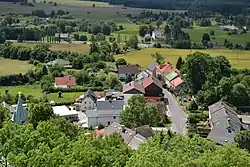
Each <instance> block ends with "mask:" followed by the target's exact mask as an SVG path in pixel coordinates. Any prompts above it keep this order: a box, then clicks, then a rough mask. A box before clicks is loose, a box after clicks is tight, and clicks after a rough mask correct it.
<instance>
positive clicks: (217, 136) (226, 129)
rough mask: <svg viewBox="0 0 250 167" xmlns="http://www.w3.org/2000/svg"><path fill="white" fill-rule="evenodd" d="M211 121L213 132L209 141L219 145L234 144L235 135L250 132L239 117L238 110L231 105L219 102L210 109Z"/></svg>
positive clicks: (209, 135)
mask: <svg viewBox="0 0 250 167" xmlns="http://www.w3.org/2000/svg"><path fill="white" fill-rule="evenodd" d="M208 108H209V121H210V124H211V131H210V133H209V134H208V137H207V138H208V139H211V140H214V141H216V142H217V143H218V144H222V145H223V144H225V143H233V142H234V137H235V134H236V133H238V132H240V131H241V130H249V127H248V126H247V125H246V124H244V123H243V122H242V121H241V120H240V119H239V117H238V116H237V109H235V108H234V107H233V106H231V105H230V104H227V103H225V102H222V101H219V102H217V103H215V104H213V105H210V106H209V107H208Z"/></svg>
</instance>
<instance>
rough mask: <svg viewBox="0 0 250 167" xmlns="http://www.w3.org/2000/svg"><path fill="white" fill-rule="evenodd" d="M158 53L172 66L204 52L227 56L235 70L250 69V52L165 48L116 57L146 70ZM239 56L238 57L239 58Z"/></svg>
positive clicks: (148, 49)
mask: <svg viewBox="0 0 250 167" xmlns="http://www.w3.org/2000/svg"><path fill="white" fill-rule="evenodd" d="M155 52H158V53H160V54H162V55H163V56H164V58H165V61H166V62H167V61H169V62H171V63H172V64H176V61H177V59H178V57H179V56H181V57H182V58H185V57H186V56H187V55H188V54H190V53H194V52H203V53H207V54H210V55H211V56H219V55H223V56H226V57H227V58H228V59H229V61H230V62H231V65H232V66H233V67H234V68H239V69H243V68H250V52H249V51H232V50H228V49H207V50H195V49H192V50H190V49H165V48H160V49H157V48H147V49H142V50H139V51H133V52H129V53H126V54H122V55H116V56H115V58H116V59H118V58H125V59H126V61H128V62H129V63H131V64H139V65H140V66H141V67H142V68H146V67H147V65H148V64H149V63H151V62H152V61H154V59H153V58H152V56H151V54H154V53H155ZM237 55H238V56H237Z"/></svg>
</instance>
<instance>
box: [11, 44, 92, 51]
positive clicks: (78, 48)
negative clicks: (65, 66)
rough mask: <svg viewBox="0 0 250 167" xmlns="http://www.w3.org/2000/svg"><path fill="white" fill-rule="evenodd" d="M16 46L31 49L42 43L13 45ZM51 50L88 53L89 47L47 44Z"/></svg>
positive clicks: (83, 45)
mask: <svg viewBox="0 0 250 167" xmlns="http://www.w3.org/2000/svg"><path fill="white" fill-rule="evenodd" d="M15 44H16V45H21V46H29V47H33V46H35V45H37V44H42V43H15ZM49 45H50V46H51V47H50V49H51V50H58V51H71V52H80V53H88V52H89V45H88V44H64V43H61V44H49Z"/></svg>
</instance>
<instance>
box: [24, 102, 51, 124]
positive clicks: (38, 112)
mask: <svg viewBox="0 0 250 167" xmlns="http://www.w3.org/2000/svg"><path fill="white" fill-rule="evenodd" d="M53 116H54V114H53V109H52V107H51V105H50V104H47V103H42V102H40V103H31V104H29V123H31V124H33V126H34V127H36V126H37V125H38V122H40V121H47V120H49V119H50V118H52V117H53Z"/></svg>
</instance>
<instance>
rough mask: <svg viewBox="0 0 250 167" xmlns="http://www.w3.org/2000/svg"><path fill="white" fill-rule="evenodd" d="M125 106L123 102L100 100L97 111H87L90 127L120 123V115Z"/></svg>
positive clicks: (97, 103)
mask: <svg viewBox="0 0 250 167" xmlns="http://www.w3.org/2000/svg"><path fill="white" fill-rule="evenodd" d="M123 106H124V101H123V100H105V98H103V99H98V100H97V102H96V108H95V109H93V110H86V117H87V122H88V127H95V126H98V125H110V124H111V123H113V122H120V113H121V111H122V110H123Z"/></svg>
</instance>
